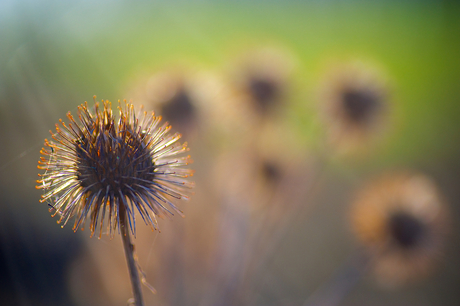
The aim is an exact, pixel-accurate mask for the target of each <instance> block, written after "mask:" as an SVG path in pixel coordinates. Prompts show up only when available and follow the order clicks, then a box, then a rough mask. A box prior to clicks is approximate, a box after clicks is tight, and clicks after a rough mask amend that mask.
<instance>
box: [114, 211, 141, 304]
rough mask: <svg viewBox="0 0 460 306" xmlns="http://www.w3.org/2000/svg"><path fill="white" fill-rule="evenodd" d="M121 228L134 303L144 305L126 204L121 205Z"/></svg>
mask: <svg viewBox="0 0 460 306" xmlns="http://www.w3.org/2000/svg"><path fill="white" fill-rule="evenodd" d="M120 229H121V239H122V240H123V248H124V249H125V256H126V262H127V263H128V269H129V278H130V279H131V285H132V287H133V296H134V305H135V306H144V301H143V299H142V291H141V283H140V280H139V271H138V269H137V265H136V261H135V260H134V245H133V244H132V243H131V238H130V236H129V226H128V218H127V215H126V208H125V206H124V205H120Z"/></svg>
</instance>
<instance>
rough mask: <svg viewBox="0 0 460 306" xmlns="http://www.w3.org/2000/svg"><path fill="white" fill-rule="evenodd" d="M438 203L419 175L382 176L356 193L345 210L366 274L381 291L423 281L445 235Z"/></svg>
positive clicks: (434, 190) (441, 206) (443, 209)
mask: <svg viewBox="0 0 460 306" xmlns="http://www.w3.org/2000/svg"><path fill="white" fill-rule="evenodd" d="M447 217H448V216H447V211H446V206H445V203H444V202H443V198H442V196H441V194H440V192H439V190H438V189H437V187H436V186H435V184H434V183H433V181H432V180H430V179H429V178H428V177H426V176H425V175H422V174H411V173H396V174H387V175H385V176H383V177H381V178H379V179H378V180H376V181H375V182H372V183H371V184H369V185H368V186H367V187H365V188H364V189H362V190H361V191H359V192H358V194H357V196H356V200H355V202H354V203H353V206H352V210H351V218H352V226H353V230H354V232H355V233H356V236H357V238H358V239H359V241H360V242H361V243H362V244H363V245H364V246H365V248H366V249H367V250H368V251H369V252H370V253H371V254H372V256H373V259H372V260H371V265H372V270H373V272H374V274H375V276H376V277H377V280H378V281H379V282H380V283H382V284H384V285H386V286H397V285H400V284H403V283H405V282H407V281H411V280H417V279H419V278H423V277H424V276H427V275H428V273H429V272H430V271H431V270H432V268H433V264H434V262H435V261H436V259H437V258H439V255H440V253H441V252H442V247H443V244H444V239H445V234H446V232H447V228H448V227H447V224H448V218H447Z"/></svg>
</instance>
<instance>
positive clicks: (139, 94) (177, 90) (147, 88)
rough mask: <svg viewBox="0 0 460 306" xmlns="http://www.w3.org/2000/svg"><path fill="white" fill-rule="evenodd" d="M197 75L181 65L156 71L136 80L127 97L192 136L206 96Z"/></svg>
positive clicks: (200, 120) (200, 116)
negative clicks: (154, 111) (180, 66)
mask: <svg viewBox="0 0 460 306" xmlns="http://www.w3.org/2000/svg"><path fill="white" fill-rule="evenodd" d="M199 75H200V74H199V73H196V72H191V71H188V70H186V69H181V68H175V69H168V70H165V71H160V72H158V73H155V74H153V75H150V76H148V77H146V78H141V80H140V81H137V82H136V83H135V85H134V86H132V88H131V89H130V90H128V96H129V97H130V98H131V97H134V101H138V102H137V103H142V104H143V105H144V106H145V107H146V109H148V110H151V109H155V110H156V112H157V113H158V114H159V115H161V116H163V118H164V119H165V120H167V121H168V122H169V123H171V125H172V126H173V128H174V129H175V130H177V131H181V132H182V133H183V134H184V135H185V137H187V138H188V139H194V137H195V136H196V134H197V130H198V128H199V126H200V125H201V124H202V121H203V120H204V117H205V116H203V107H204V104H205V103H206V102H204V101H203V100H206V98H207V96H206V93H205V92H204V91H205V90H204V86H203V84H202V83H203V80H202V79H201V78H200V76H199Z"/></svg>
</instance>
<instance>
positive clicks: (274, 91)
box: [231, 48, 294, 118]
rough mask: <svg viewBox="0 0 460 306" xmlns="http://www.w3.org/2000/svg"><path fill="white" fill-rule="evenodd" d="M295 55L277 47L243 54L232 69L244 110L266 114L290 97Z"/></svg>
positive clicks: (260, 114)
mask: <svg viewBox="0 0 460 306" xmlns="http://www.w3.org/2000/svg"><path fill="white" fill-rule="evenodd" d="M293 67H294V61H293V58H292V56H290V55H288V54H287V53H286V52H283V51H281V50H279V49H275V48H262V49H258V50H254V51H252V52H249V53H247V54H245V55H244V56H242V57H241V58H240V60H239V62H237V63H236V64H235V65H234V67H232V69H233V72H232V74H233V78H232V80H231V81H232V83H233V84H234V86H235V89H236V93H237V97H239V99H240V101H241V103H242V104H244V105H242V106H241V107H243V109H245V110H247V111H249V112H251V113H254V114H255V115H256V116H258V117H262V118H263V117H266V116H267V115H269V114H270V113H272V112H274V111H275V110H279V107H280V106H282V105H283V104H285V102H286V100H287V98H288V96H289V89H290V84H289V78H290V76H291V74H292V70H293Z"/></svg>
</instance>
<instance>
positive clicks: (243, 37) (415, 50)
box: [0, 0, 460, 305]
mask: <svg viewBox="0 0 460 306" xmlns="http://www.w3.org/2000/svg"><path fill="white" fill-rule="evenodd" d="M459 16H460V5H458V4H457V3H456V2H455V1H419V2H418V1H406V2H404V3H400V2H399V1H332V0H330V1H282V2H281V1H280V2H276V1H234V2H231V1H168V2H166V1H154V2H149V1H138V2H128V1H99V2H97V3H93V2H92V1H73V2H72V3H70V2H61V1H23V0H21V1H12V0H11V1H8V0H7V1H1V2H0V143H1V145H2V146H1V147H2V149H1V151H0V161H1V162H0V182H1V184H0V193H1V198H0V201H1V202H0V239H1V240H0V261H1V262H0V303H1V304H2V305H77V304H76V302H75V300H74V298H73V297H72V295H71V294H70V293H69V291H70V290H69V288H68V286H69V285H68V282H67V279H68V272H67V269H66V267H67V265H70V263H71V262H72V261H73V260H74V259H75V258H76V257H78V256H79V254H80V253H81V252H84V250H85V248H84V246H83V245H84V243H85V242H84V241H85V240H87V239H89V237H88V233H78V234H73V233H72V231H71V228H65V229H63V230H61V229H60V228H59V227H58V226H57V225H56V224H55V222H54V220H52V219H51V218H50V217H49V213H48V211H47V208H46V205H45V204H40V203H39V202H38V199H39V196H40V192H39V191H37V190H35V188H34V186H35V180H36V179H37V176H36V175H37V174H36V173H37V170H36V164H37V160H38V158H39V150H40V148H41V146H42V143H43V139H44V138H46V137H49V133H48V130H50V129H54V123H56V122H57V120H58V119H59V118H63V119H64V117H65V114H66V112H67V111H69V110H70V111H72V112H73V113H75V111H76V106H77V105H79V104H80V103H82V102H83V101H86V100H87V101H90V102H91V100H92V96H93V95H97V97H98V99H108V100H110V101H113V102H115V101H117V100H118V99H130V98H131V97H129V96H126V92H127V91H128V89H129V86H130V84H131V83H132V81H133V79H135V78H136V76H137V75H142V74H145V73H153V72H155V71H158V70H161V69H164V68H166V67H168V65H175V64H177V63H185V64H187V65H193V66H194V67H198V68H197V69H202V70H217V71H218V70H223V69H224V68H226V67H227V66H228V63H229V62H231V60H232V59H233V58H234V57H235V56H236V55H237V54H239V53H242V52H244V51H245V50H247V49H251V48H255V47H258V46H262V47H263V46H266V45H269V46H272V45H275V46H281V47H282V48H284V49H287V50H289V52H290V53H292V54H293V55H294V57H295V58H296V64H297V67H296V69H295V72H294V80H295V81H294V85H293V86H294V88H295V90H296V92H297V94H295V95H294V97H293V99H292V103H290V104H289V105H288V106H287V109H286V118H287V119H286V120H287V121H288V122H289V127H290V128H291V130H290V133H292V135H294V136H295V137H297V138H298V143H299V144H300V145H301V146H303V147H305V148H308V147H309V146H312V147H315V143H316V141H317V140H316V139H317V138H318V137H320V134H321V133H320V132H318V131H317V129H318V128H317V127H316V125H317V124H316V123H315V120H316V119H315V118H314V114H312V112H311V105H312V103H313V101H312V100H314V99H313V98H312V97H313V96H314V93H315V90H316V89H315V88H316V86H317V85H318V83H319V80H320V78H321V76H322V75H323V72H324V69H325V67H327V66H328V65H329V63H330V62H331V61H348V60H350V59H351V60H354V59H362V60H365V61H366V60H368V61H371V62H375V63H378V65H379V66H380V67H383V68H384V70H385V72H386V73H387V74H388V76H389V79H390V80H391V91H392V97H393V105H394V121H393V124H394V126H393V128H392V129H391V132H390V133H389V136H388V137H387V139H386V140H385V141H386V142H385V146H384V147H382V149H380V150H378V152H375V153H374V155H372V156H371V157H366V158H363V159H354V160H352V161H351V162H340V161H337V162H336V165H335V168H334V169H333V170H330V173H328V174H327V175H326V177H327V178H326V181H327V183H326V185H327V186H328V188H333V189H334V190H335V191H334V194H335V198H334V199H337V198H342V197H345V198H346V197H347V196H348V195H349V194H350V193H351V191H349V189H350V186H351V185H352V183H350V180H352V179H350V177H352V178H354V177H356V176H361V175H362V176H365V175H367V174H371V173H375V172H378V171H380V170H385V169H392V168H399V167H406V168H407V167H408V168H415V169H421V170H423V171H425V172H427V173H429V174H430V175H432V176H433V177H434V178H435V179H436V181H437V182H438V184H439V185H440V188H441V190H442V191H444V193H445V194H446V198H447V199H448V201H449V202H450V205H451V207H452V215H453V219H454V221H455V222H457V221H458V220H459V219H460V218H459V211H460V209H459V204H460V202H459V200H458V199H459V196H460V189H459V188H458V186H459V182H460V178H459V170H460V158H459V156H460V142H459V141H458V140H459V139H460V122H459V119H460V18H459ZM205 150H206V148H200V151H205ZM198 167H199V165H198ZM197 175H198V177H199V176H200V175H201V176H206V174H203V173H202V174H197ZM197 180H199V178H198V179H197ZM324 189H327V188H324ZM334 199H332V200H331V201H332V202H334ZM318 201H319V202H320V203H322V204H324V205H320V207H319V208H318V209H317V210H315V212H314V214H315V217H313V218H312V217H311V216H310V219H313V220H315V221H312V222H308V221H305V222H303V221H301V220H298V221H296V222H293V224H292V228H291V229H288V230H287V233H286V237H287V238H286V240H285V241H284V242H283V244H282V247H280V251H279V252H278V253H276V254H275V258H276V260H274V263H273V265H274V266H273V267H274V268H273V270H275V271H276V270H277V268H276V267H278V268H279V267H280V266H283V265H286V266H285V267H284V268H283V271H284V272H283V273H284V274H286V273H287V274H289V276H285V279H283V281H282V282H283V284H284V286H282V287H281V288H280V292H281V293H279V292H278V293H277V294H279V295H277V296H276V297H273V296H272V295H271V294H272V293H271V292H269V291H268V290H264V289H263V288H262V289H260V291H259V292H257V294H258V295H260V299H259V300H258V301H259V302H258V303H256V304H257V305H302V304H303V301H304V300H305V299H307V297H308V296H309V295H310V294H311V293H312V292H313V291H314V290H315V289H316V288H318V287H320V286H321V284H323V283H325V282H327V279H328V278H329V277H330V276H331V275H332V274H334V271H335V270H336V269H337V268H338V267H339V266H340V262H342V261H343V260H344V258H346V253H347V252H344V253H345V255H344V254H340V253H341V251H342V250H344V249H345V250H350V249H351V247H347V245H348V244H349V240H352V239H351V238H349V237H348V238H347V236H345V234H343V233H342V232H343V231H341V230H340V229H339V228H340V226H342V227H343V224H342V223H343V216H342V215H343V214H345V213H346V208H345V207H341V208H336V207H335V206H331V205H332V204H327V203H329V202H331V201H329V199H328V197H327V195H322V196H321V195H320V196H319V200H318ZM323 202H324V203H323ZM328 205H329V206H328ZM192 209H193V206H190V207H189V208H188V211H190V210H192ZM203 218H205V215H204V216H203ZM318 220H323V221H324V220H327V221H326V222H328V223H324V222H322V221H318ZM180 221H181V220H178V221H175V222H176V223H177V222H180ZM455 222H454V226H453V228H454V230H453V234H452V235H451V237H450V242H451V243H450V244H449V247H448V248H447V255H446V261H445V262H444V264H443V265H441V268H440V269H441V270H440V272H438V274H437V275H436V276H435V277H434V278H433V279H431V280H429V281H427V282H425V283H422V284H419V285H416V286H414V287H410V288H407V289H404V290H400V291H390V292H387V291H384V290H379V289H377V288H375V286H372V284H371V283H367V282H363V283H360V284H358V286H357V288H356V289H354V290H352V292H351V293H350V294H349V295H348V297H346V298H345V299H344V301H343V304H344V305H364V304H366V305H458V304H459V303H460V296H459V292H460V291H459V289H460V288H459V284H460V269H459V267H460V260H459V258H458V256H457V255H458V252H459V251H460V247H459V236H458V234H457V233H456V231H458V225H456V224H455ZM324 224H331V228H332V229H327V230H324V231H323V230H322V227H324V226H325V225H324ZM337 224H341V225H340V226H339V225H337ZM334 229H336V230H335V231H334ZM160 236H161V235H160ZM315 237H316V238H315ZM93 239H94V238H93ZM315 242H316V243H317V244H315ZM311 249H314V250H316V251H312V250H311ZM325 254H329V255H325ZM330 254H333V255H330ZM309 256H310V257H309ZM323 257H324V258H323ZM321 258H323V260H324V263H323V264H318V262H317V261H318V260H320V259H321ZM279 262H281V263H279ZM276 263H277V264H278V266H276ZM311 266H315V268H316V269H312V268H311ZM286 271H287V272H286ZM274 275H275V276H276V275H277V274H276V272H274ZM156 282H159V280H156ZM159 294H160V295H161V293H159ZM202 294H203V295H204V294H205V291H203V293H202ZM273 299H274V300H275V301H276V302H273V301H274V300H273ZM94 303H96V302H94ZM123 303H125V301H121V303H120V304H119V305H125V304H123ZM188 304H189V305H194V303H192V302H189V303H188Z"/></svg>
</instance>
